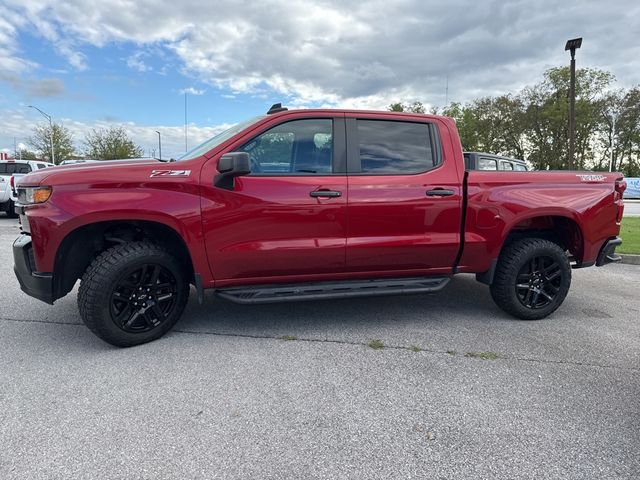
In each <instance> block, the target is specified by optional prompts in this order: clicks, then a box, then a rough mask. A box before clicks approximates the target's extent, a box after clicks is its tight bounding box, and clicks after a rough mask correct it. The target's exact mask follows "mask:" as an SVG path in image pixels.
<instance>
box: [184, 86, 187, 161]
mask: <svg viewBox="0 0 640 480" xmlns="http://www.w3.org/2000/svg"><path fill="white" fill-rule="evenodd" d="M184 151H185V152H186V151H187V90H185V91H184Z"/></svg>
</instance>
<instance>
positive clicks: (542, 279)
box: [489, 238, 571, 320]
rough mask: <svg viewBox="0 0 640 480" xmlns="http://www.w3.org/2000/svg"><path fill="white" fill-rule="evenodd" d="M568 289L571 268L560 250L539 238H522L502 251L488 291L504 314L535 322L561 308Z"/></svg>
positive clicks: (550, 242) (552, 243)
mask: <svg viewBox="0 0 640 480" xmlns="http://www.w3.org/2000/svg"><path fill="white" fill-rule="evenodd" d="M570 286H571V264H570V263H569V258H568V257H567V254H566V252H565V250H564V248H562V247H561V246H560V245H558V244H557V243H555V242H552V241H550V240H546V239H542V238H522V239H519V240H514V241H513V242H510V243H508V244H507V245H505V247H504V248H503V249H502V252H501V253H500V256H499V257H498V263H497V265H496V270H495V274H494V277H493V282H492V283H491V285H490V287H489V288H490V291H491V297H492V298H493V301H494V302H495V303H496V305H498V306H499V307H500V308H501V309H502V310H504V311H505V312H507V313H510V314H511V315H513V316H515V317H517V318H520V319H522V320H539V319H541V318H545V317H547V316H549V315H551V314H552V313H553V312H554V311H555V310H556V309H557V308H558V307H559V306H560V305H562V302H563V301H564V299H565V297H566V296H567V293H568V292H569V287H570Z"/></svg>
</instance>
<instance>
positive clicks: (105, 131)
mask: <svg viewBox="0 0 640 480" xmlns="http://www.w3.org/2000/svg"><path fill="white" fill-rule="evenodd" d="M27 143H28V145H29V147H30V148H28V149H24V150H19V151H17V152H15V156H16V158H22V159H25V160H46V161H48V162H51V144H52V143H53V154H54V157H55V163H56V164H59V163H60V162H62V161H63V160H72V159H76V158H90V159H94V160H117V159H124V158H136V157H141V156H142V155H143V153H144V150H143V149H142V147H140V146H138V145H136V144H135V143H134V142H133V141H132V140H131V139H130V138H129V136H128V135H127V132H126V131H125V129H124V128H122V127H116V126H113V127H109V128H98V129H95V128H94V129H92V130H91V131H90V132H88V133H87V134H85V137H84V142H83V145H82V148H81V149H80V150H77V149H76V148H75V147H74V144H73V135H72V134H71V131H70V130H69V129H68V128H67V127H65V126H64V125H62V124H59V123H53V124H52V125H47V124H41V125H36V126H35V127H34V129H33V133H32V135H31V136H30V137H29V138H28V140H27Z"/></svg>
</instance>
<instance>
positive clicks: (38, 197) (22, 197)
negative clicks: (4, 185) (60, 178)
mask: <svg viewBox="0 0 640 480" xmlns="http://www.w3.org/2000/svg"><path fill="white" fill-rule="evenodd" d="M50 196H51V187H20V188H19V189H18V202H19V203H21V204H23V205H30V204H33V203H44V202H46V201H47V200H49V197H50Z"/></svg>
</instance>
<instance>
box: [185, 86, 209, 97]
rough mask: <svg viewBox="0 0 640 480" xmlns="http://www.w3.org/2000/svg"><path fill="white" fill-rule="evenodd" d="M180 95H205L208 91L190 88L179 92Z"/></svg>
mask: <svg viewBox="0 0 640 480" xmlns="http://www.w3.org/2000/svg"><path fill="white" fill-rule="evenodd" d="M178 93H179V94H180V95H184V94H185V93H188V94H189V95H204V94H205V93H206V90H204V89H198V88H195V87H188V88H181V89H180V90H178Z"/></svg>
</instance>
